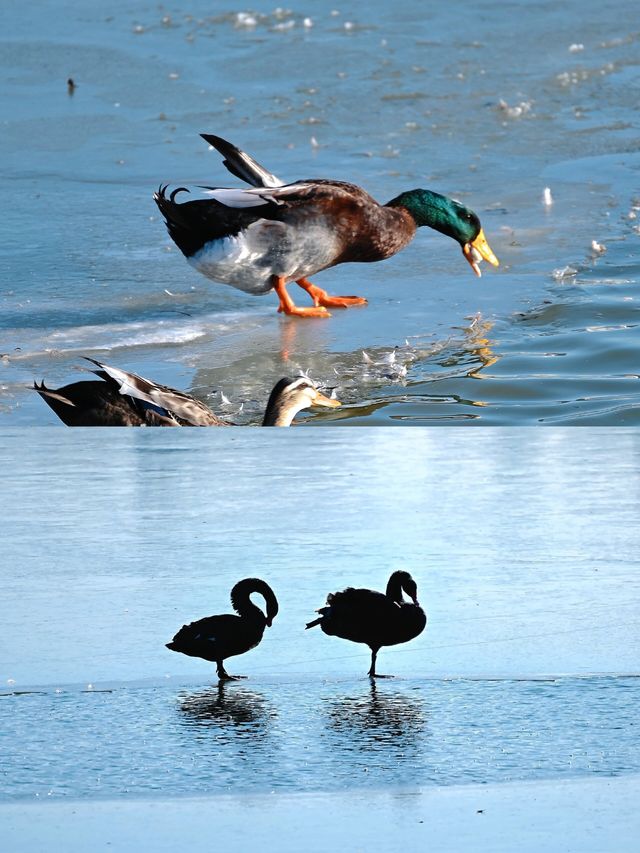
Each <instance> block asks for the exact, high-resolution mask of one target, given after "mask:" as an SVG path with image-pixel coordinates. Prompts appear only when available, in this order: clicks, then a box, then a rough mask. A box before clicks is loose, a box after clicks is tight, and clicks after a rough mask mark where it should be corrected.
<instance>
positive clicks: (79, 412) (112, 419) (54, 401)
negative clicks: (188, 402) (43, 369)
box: [33, 381, 175, 427]
mask: <svg viewBox="0 0 640 853" xmlns="http://www.w3.org/2000/svg"><path fill="white" fill-rule="evenodd" d="M33 387H34V389H35V390H36V391H37V392H38V394H40V396H41V397H42V399H43V400H44V401H45V403H47V405H48V406H49V407H50V408H51V409H52V410H53V411H54V412H55V413H56V415H57V416H58V417H59V418H60V420H61V421H62V423H64V424H66V426H69V427H113V426H117V427H122V426H144V425H145V424H148V423H149V420H148V418H147V417H146V416H145V413H144V412H143V411H141V410H139V408H138V407H137V406H136V404H135V401H134V400H132V399H131V398H129V397H123V396H122V395H121V394H120V393H119V391H118V389H117V388H116V387H115V386H114V385H113V384H112V383H111V382H110V381H109V382H98V381H93V382H86V381H83V382H72V383H71V384H70V385H65V386H64V387H63V388H58V389H56V390H53V389H51V388H47V386H46V385H45V384H44V382H42V383H41V384H40V385H38V383H37V382H34V383H33ZM154 425H155V426H163V425H164V424H161V423H159V422H158V423H156V424H154ZM167 425H169V424H167ZM174 425H175V424H174Z"/></svg>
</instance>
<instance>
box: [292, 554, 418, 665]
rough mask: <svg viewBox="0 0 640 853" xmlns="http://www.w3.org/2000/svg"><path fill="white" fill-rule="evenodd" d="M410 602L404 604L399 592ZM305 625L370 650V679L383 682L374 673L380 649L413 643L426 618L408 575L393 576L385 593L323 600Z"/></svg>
mask: <svg viewBox="0 0 640 853" xmlns="http://www.w3.org/2000/svg"><path fill="white" fill-rule="evenodd" d="M403 590H404V592H406V593H407V595H408V596H409V597H410V598H411V603H410V602H408V601H405V600H404V599H403V596H402V592H403ZM316 612H317V613H319V614H320V616H319V618H318V619H314V620H313V621H312V622H309V623H308V624H307V626H306V627H307V628H313V627H315V626H316V625H319V626H320V627H321V628H322V630H323V631H324V633H325V634H329V635H331V636H335V637H342V639H343V640H351V641H352V642H354V643H365V645H367V646H369V648H370V649H371V668H370V669H369V673H368V675H369V677H370V678H385V677H386V676H383V675H379V674H378V673H377V672H376V658H377V656H378V651H379V649H380V648H381V646H395V645H396V644H397V643H406V642H408V641H409V640H413V639H414V637H417V636H418V634H421V633H422V632H423V631H424V627H425V625H426V624H427V616H426V614H425V612H424V610H423V609H422V608H421V607H420V605H419V604H418V588H417V585H416V582H415V581H414V579H413V578H412V577H411V575H410V574H409V572H404V571H398V572H394V573H393V574H392V575H391V577H390V578H389V582H388V583H387V591H386V592H385V593H382V592H376V591H375V590H372V589H353V588H352V587H349V588H348V589H345V590H342V592H332V593H329V595H328V596H327V605H326V607H321V608H320V609H319V610H317V611H316Z"/></svg>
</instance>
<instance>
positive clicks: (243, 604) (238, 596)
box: [231, 588, 266, 622]
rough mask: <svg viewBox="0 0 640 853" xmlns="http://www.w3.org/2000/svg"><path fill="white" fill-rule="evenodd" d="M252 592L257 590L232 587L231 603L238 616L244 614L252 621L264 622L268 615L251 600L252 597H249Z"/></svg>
mask: <svg viewBox="0 0 640 853" xmlns="http://www.w3.org/2000/svg"><path fill="white" fill-rule="evenodd" d="M251 592H255V590H250V589H240V590H238V589H236V588H234V589H232V590H231V605H232V607H233V609H234V610H235V611H236V613H237V614H238V616H242V618H243V619H250V620H251V621H252V622H259V621H261V622H264V621H266V616H265V615H264V613H263V612H262V610H260V608H259V607H258V605H257V604H254V603H253V601H251V598H250V597H249V596H250V595H251Z"/></svg>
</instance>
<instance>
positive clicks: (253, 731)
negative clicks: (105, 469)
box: [179, 681, 276, 740]
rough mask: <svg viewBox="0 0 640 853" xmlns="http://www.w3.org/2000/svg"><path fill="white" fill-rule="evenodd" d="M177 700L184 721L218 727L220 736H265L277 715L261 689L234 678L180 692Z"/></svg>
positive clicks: (211, 727)
mask: <svg viewBox="0 0 640 853" xmlns="http://www.w3.org/2000/svg"><path fill="white" fill-rule="evenodd" d="M179 700H180V705H179V709H180V712H181V714H182V720H183V722H184V723H185V724H187V725H189V726H192V727H197V728H198V729H201V730H204V729H209V730H212V729H213V730H217V731H216V732H215V733H216V735H217V736H219V737H220V738H221V739H222V740H224V739H229V740H231V739H233V740H236V739H238V738H251V739H252V740H253V739H261V738H265V737H266V736H267V735H268V733H269V728H270V724H271V722H272V720H274V719H275V717H276V712H275V710H274V709H273V708H271V707H270V705H269V704H268V703H267V702H266V700H265V698H264V696H263V695H262V694H261V693H258V692H256V691H255V690H247V689H245V688H244V687H241V686H240V685H238V684H235V683H233V682H227V681H220V682H219V683H218V685H217V686H216V687H209V688H207V689H206V690H200V691H198V692H196V693H189V694H181V695H180V696H179Z"/></svg>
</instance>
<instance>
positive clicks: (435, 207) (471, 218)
mask: <svg viewBox="0 0 640 853" xmlns="http://www.w3.org/2000/svg"><path fill="white" fill-rule="evenodd" d="M387 207H404V208H405V209H406V210H408V211H409V213H410V214H411V216H412V217H413V219H414V220H415V223H416V225H417V226H418V227H420V226H422V225H427V226H428V227H429V228H433V229H435V230H436V231H440V232H441V233H442V234H446V235H447V236H448V237H451V238H452V239H453V240H455V241H456V242H457V243H460V246H461V247H462V253H463V255H464V256H465V258H466V259H467V261H468V262H469V264H470V265H471V268H472V269H473V271H474V272H475V274H476V275H477V276H480V275H481V273H480V266H479V262H480V261H481V260H485V261H488V262H489V263H490V264H493V266H495V267H497V266H499V261H498V259H497V258H496V256H495V255H494V254H493V252H492V251H491V249H490V248H489V244H488V243H487V240H486V237H485V236H484V231H483V230H482V225H481V224H480V220H479V218H478V216H477V215H476V214H475V213H474V212H473V211H472V210H469V208H468V207H465V206H464V204H461V203H460V202H459V201H455V200H454V199H452V198H448V197H447V196H444V195H440V193H435V192H432V191H431V190H421V189H417V190H408V191H407V192H403V193H401V194H400V195H399V196H397V198H394V199H392V200H391V201H390V202H388V204H387Z"/></svg>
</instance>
